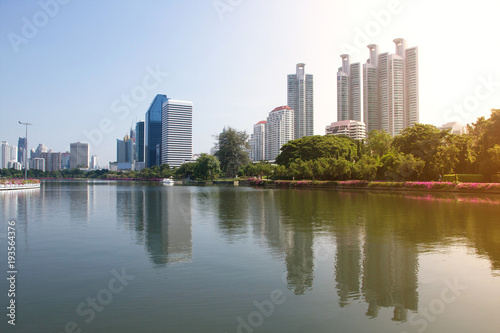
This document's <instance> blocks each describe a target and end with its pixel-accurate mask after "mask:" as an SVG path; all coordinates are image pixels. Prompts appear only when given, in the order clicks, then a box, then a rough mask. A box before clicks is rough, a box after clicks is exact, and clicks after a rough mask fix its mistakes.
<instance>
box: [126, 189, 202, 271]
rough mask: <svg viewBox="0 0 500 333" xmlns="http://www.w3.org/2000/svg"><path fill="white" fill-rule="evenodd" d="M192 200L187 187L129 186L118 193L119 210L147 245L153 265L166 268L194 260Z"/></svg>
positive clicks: (140, 239)
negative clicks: (169, 265) (171, 264)
mask: <svg viewBox="0 0 500 333" xmlns="http://www.w3.org/2000/svg"><path fill="white" fill-rule="evenodd" d="M192 200H193V198H192V192H191V191H189V189H188V188H183V187H162V186H154V187H151V186H150V187H147V186H140V187H139V186H136V187H135V188H130V187H126V188H123V189H119V190H118V191H117V192H116V211H117V215H118V217H119V219H118V220H119V221H120V223H125V224H126V225H128V226H129V227H132V228H133V229H134V230H135V231H136V233H137V241H138V242H140V243H144V244H145V246H146V250H147V252H148V254H149V258H150V260H151V262H152V263H153V264H155V265H156V266H158V267H162V266H166V265H167V264H169V263H179V262H190V261H191V260H192V257H193V253H192V248H193V245H192V232H191V225H192Z"/></svg>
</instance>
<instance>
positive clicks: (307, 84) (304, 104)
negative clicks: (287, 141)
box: [287, 64, 314, 139]
mask: <svg viewBox="0 0 500 333" xmlns="http://www.w3.org/2000/svg"><path fill="white" fill-rule="evenodd" d="M287 92H288V101H287V103H288V106H289V107H290V108H291V109H293V110H294V139H300V138H302V137H304V136H310V135H313V134H314V90H313V75H312V74H305V64H297V66H296V72H295V74H289V75H288V89H287Z"/></svg>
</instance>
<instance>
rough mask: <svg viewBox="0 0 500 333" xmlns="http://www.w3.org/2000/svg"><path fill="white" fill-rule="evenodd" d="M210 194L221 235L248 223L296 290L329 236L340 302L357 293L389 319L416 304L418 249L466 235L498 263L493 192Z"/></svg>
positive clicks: (305, 282)
mask: <svg viewBox="0 0 500 333" xmlns="http://www.w3.org/2000/svg"><path fill="white" fill-rule="evenodd" d="M215 192H217V194H216V195H215V196H213V197H211V199H213V200H215V201H210V200H206V199H207V197H205V200H204V201H202V202H203V204H204V205H210V204H211V205H213V206H216V207H218V208H219V212H218V216H219V220H218V223H219V226H220V230H221V233H223V234H233V235H234V234H236V233H239V234H243V233H244V232H245V230H247V228H248V224H250V225H251V227H252V230H253V234H254V235H255V236H256V237H258V238H260V239H261V241H263V242H265V244H266V245H267V246H268V248H269V250H270V252H271V253H272V254H273V255H274V257H275V258H278V259H279V260H284V263H285V266H286V281H287V286H288V288H289V289H290V290H292V291H293V292H294V293H295V294H296V295H302V294H305V293H307V292H308V291H309V290H311V289H312V288H313V281H314V272H315V263H316V265H320V264H322V262H321V261H320V262H319V263H318V261H317V260H315V259H317V258H315V256H316V255H317V254H315V253H314V252H315V251H314V249H315V247H314V246H315V238H316V236H317V235H319V234H321V235H322V236H324V235H332V236H333V239H335V246H336V251H335V253H334V256H335V263H334V265H335V267H334V268H335V287H336V289H337V295H338V297H339V305H340V306H341V307H344V306H348V305H349V304H350V303H353V302H354V301H357V300H360V299H362V300H363V301H364V302H365V304H366V305H367V310H366V315H367V316H369V317H377V316H378V314H379V311H380V308H391V309H393V317H392V320H395V321H405V320H407V317H408V311H409V310H410V311H417V310H418V299H419V296H418V267H419V263H418V255H419V253H420V252H421V251H427V250H429V248H431V249H432V247H436V248H442V246H443V245H444V246H447V245H449V244H451V243H452V242H454V241H456V239H460V238H464V239H466V240H467V241H468V243H469V244H470V246H472V247H473V248H474V249H475V250H476V251H477V253H479V254H484V255H486V256H488V258H489V259H490V260H491V262H492V266H493V269H496V270H498V268H499V267H500V266H499V262H500V261H499V259H500V257H499V256H500V225H498V224H497V223H494V221H493V220H492V218H493V217H494V216H495V214H497V213H498V211H497V210H495V209H497V205H498V204H499V203H500V200H499V198H498V197H484V198H483V197H475V198H474V197H470V196H457V195H453V194H437V195H436V196H433V195H428V194H425V195H422V194H408V193H402V194H393V193H365V192H334V191H330V192H328V191H307V190H305V191H303V190H302V191H301V190H291V191H289V190H278V191H265V190H259V191H255V192H253V193H251V195H249V193H248V192H246V191H243V192H240V193H238V192H236V193H238V194H237V195H235V193H234V190H230V191H226V192H220V191H219V190H215ZM409 199H411V200H409ZM485 203H486V204H487V205H486V206H485V205H484V204H485ZM474 206H477V207H474ZM240 213H241V214H240ZM247 215H249V217H248V218H247Z"/></svg>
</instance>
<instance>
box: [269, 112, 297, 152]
mask: <svg viewBox="0 0 500 333" xmlns="http://www.w3.org/2000/svg"><path fill="white" fill-rule="evenodd" d="M294 114H295V112H294V110H293V109H292V108H291V107H289V106H279V107H277V108H275V109H274V110H272V111H271V112H269V116H268V117H267V123H266V160H268V161H271V160H275V159H276V156H278V155H279V153H280V149H281V146H283V145H284V144H285V143H287V142H288V141H290V140H293V139H294V117H295V115H294Z"/></svg>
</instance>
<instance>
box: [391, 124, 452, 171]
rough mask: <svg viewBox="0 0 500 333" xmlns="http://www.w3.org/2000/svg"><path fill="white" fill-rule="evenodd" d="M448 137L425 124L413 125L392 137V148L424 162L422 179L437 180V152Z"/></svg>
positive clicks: (444, 132) (434, 127) (438, 165)
mask: <svg viewBox="0 0 500 333" xmlns="http://www.w3.org/2000/svg"><path fill="white" fill-rule="evenodd" d="M447 135H448V132H447V131H445V130H440V129H438V128H437V127H436V126H433V125H427V124H415V125H414V126H412V127H407V128H405V129H404V130H403V131H402V132H401V134H400V135H397V136H395V137H394V141H393V142H392V146H393V147H394V148H395V149H396V150H397V151H399V152H401V153H403V154H405V155H408V154H411V155H413V156H414V157H418V158H419V159H421V160H422V161H424V163H425V165H424V168H423V170H422V174H421V176H422V178H423V179H426V180H433V179H437V178H438V176H439V173H440V164H439V163H438V156H437V152H438V150H439V147H441V146H442V145H443V143H444V138H445V137H446V136H447Z"/></svg>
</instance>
